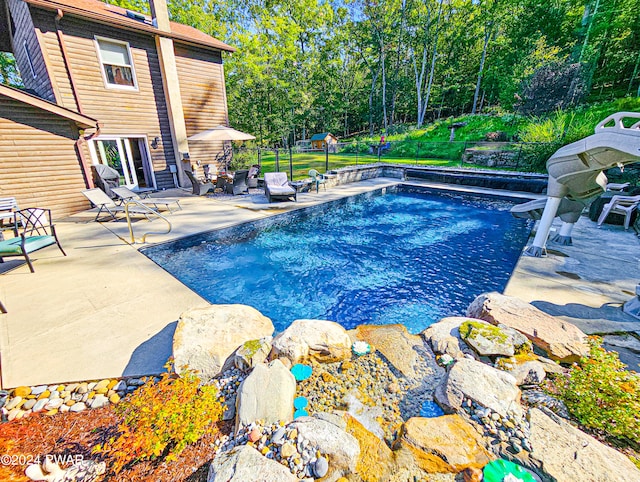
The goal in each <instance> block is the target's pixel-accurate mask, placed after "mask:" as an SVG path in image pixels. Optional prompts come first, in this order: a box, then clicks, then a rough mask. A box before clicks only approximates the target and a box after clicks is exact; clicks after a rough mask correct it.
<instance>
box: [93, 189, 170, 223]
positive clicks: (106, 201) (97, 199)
mask: <svg viewBox="0 0 640 482" xmlns="http://www.w3.org/2000/svg"><path fill="white" fill-rule="evenodd" d="M82 195H83V196H84V197H86V198H87V199H88V200H89V201H90V202H91V204H93V205H94V206H95V207H97V208H100V209H99V210H98V214H96V218H95V221H98V222H102V221H115V220H117V219H118V217H117V216H116V213H124V212H126V208H125V206H120V205H118V204H116V203H115V202H114V200H113V199H111V198H110V197H109V196H107V195H106V194H105V193H104V191H103V190H102V189H98V188H97V187H95V188H93V189H87V190H85V191H82ZM102 211H105V212H106V213H108V216H106V217H105V219H100V213H101V212H102ZM129 214H133V215H142V216H144V217H146V218H147V219H149V214H157V215H158V216H159V215H160V214H159V213H158V211H156V210H155V209H153V208H151V207H149V206H146V207H143V206H130V207H129ZM149 220H150V219H149Z"/></svg>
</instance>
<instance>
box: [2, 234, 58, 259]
mask: <svg viewBox="0 0 640 482" xmlns="http://www.w3.org/2000/svg"><path fill="white" fill-rule="evenodd" d="M21 243H22V238H12V239H7V240H5V241H0V256H1V255H2V254H5V255H6V254H21V253H22V244H21ZM52 244H56V240H55V238H54V237H53V236H30V237H28V238H26V240H25V245H24V247H25V249H26V251H27V253H32V252H34V251H37V250H39V249H40V248H45V247H47V246H51V245H52Z"/></svg>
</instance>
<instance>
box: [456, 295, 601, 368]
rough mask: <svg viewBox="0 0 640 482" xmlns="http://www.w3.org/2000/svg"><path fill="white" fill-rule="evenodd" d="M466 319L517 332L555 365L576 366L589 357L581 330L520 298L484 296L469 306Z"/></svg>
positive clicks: (584, 336)
mask: <svg viewBox="0 0 640 482" xmlns="http://www.w3.org/2000/svg"><path fill="white" fill-rule="evenodd" d="M467 315H468V316H473V317H475V318H479V319H481V320H485V321H488V322H489V323H491V324H493V325H498V324H504V325H507V326H510V327H511V328H514V329H516V330H518V331H519V332H520V333H523V334H524V335H526V337H527V338H529V340H531V341H532V342H533V344H534V345H536V346H537V347H538V348H540V349H542V350H544V351H545V352H546V353H547V354H548V356H549V357H550V358H552V359H553V360H556V361H560V362H563V363H573V362H575V361H578V360H579V359H580V357H582V356H585V355H587V354H588V353H589V348H588V345H587V343H586V335H585V334H584V333H583V332H582V331H580V329H579V328H578V327H576V326H575V325H573V324H571V323H569V322H567V321H563V320H561V319H559V318H556V317H554V316H551V315H548V314H546V313H545V312H543V311H540V310H539V309H538V308H536V307H535V306H533V305H530V304H529V303H526V302H524V301H522V300H520V299H518V298H513V297H511V296H504V295H501V294H500V293H495V292H493V293H484V294H482V295H480V296H478V297H477V298H476V299H475V300H473V302H472V303H471V304H470V305H469V308H468V309H467Z"/></svg>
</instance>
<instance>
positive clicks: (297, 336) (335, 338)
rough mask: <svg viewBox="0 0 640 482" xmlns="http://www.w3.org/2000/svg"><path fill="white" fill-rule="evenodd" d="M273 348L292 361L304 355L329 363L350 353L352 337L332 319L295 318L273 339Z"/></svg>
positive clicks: (345, 357) (300, 358) (275, 352)
mask: <svg viewBox="0 0 640 482" xmlns="http://www.w3.org/2000/svg"><path fill="white" fill-rule="evenodd" d="M273 352H274V355H275V356H278V357H286V358H288V359H289V360H291V362H292V363H293V364H295V363H299V362H301V361H304V360H307V359H315V360H317V361H319V362H321V363H330V362H336V361H340V360H344V359H347V358H350V357H351V339H350V338H349V335H348V334H347V331H346V330H345V329H344V328H343V327H342V326H341V325H339V324H338V323H336V322H334V321H328V320H296V321H294V322H293V323H291V325H289V327H288V328H287V329H286V330H284V331H283V332H282V333H280V334H279V335H278V336H276V338H275V339H274V340H273Z"/></svg>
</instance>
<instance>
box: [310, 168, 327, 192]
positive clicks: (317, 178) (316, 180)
mask: <svg viewBox="0 0 640 482" xmlns="http://www.w3.org/2000/svg"><path fill="white" fill-rule="evenodd" d="M309 175H310V176H311V183H312V184H315V185H316V192H319V191H320V185H322V186H324V190H325V191H326V190H327V185H326V184H325V183H326V182H327V178H326V177H324V174H320V173H319V172H318V171H316V170H315V169H311V170H310V171H309Z"/></svg>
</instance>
